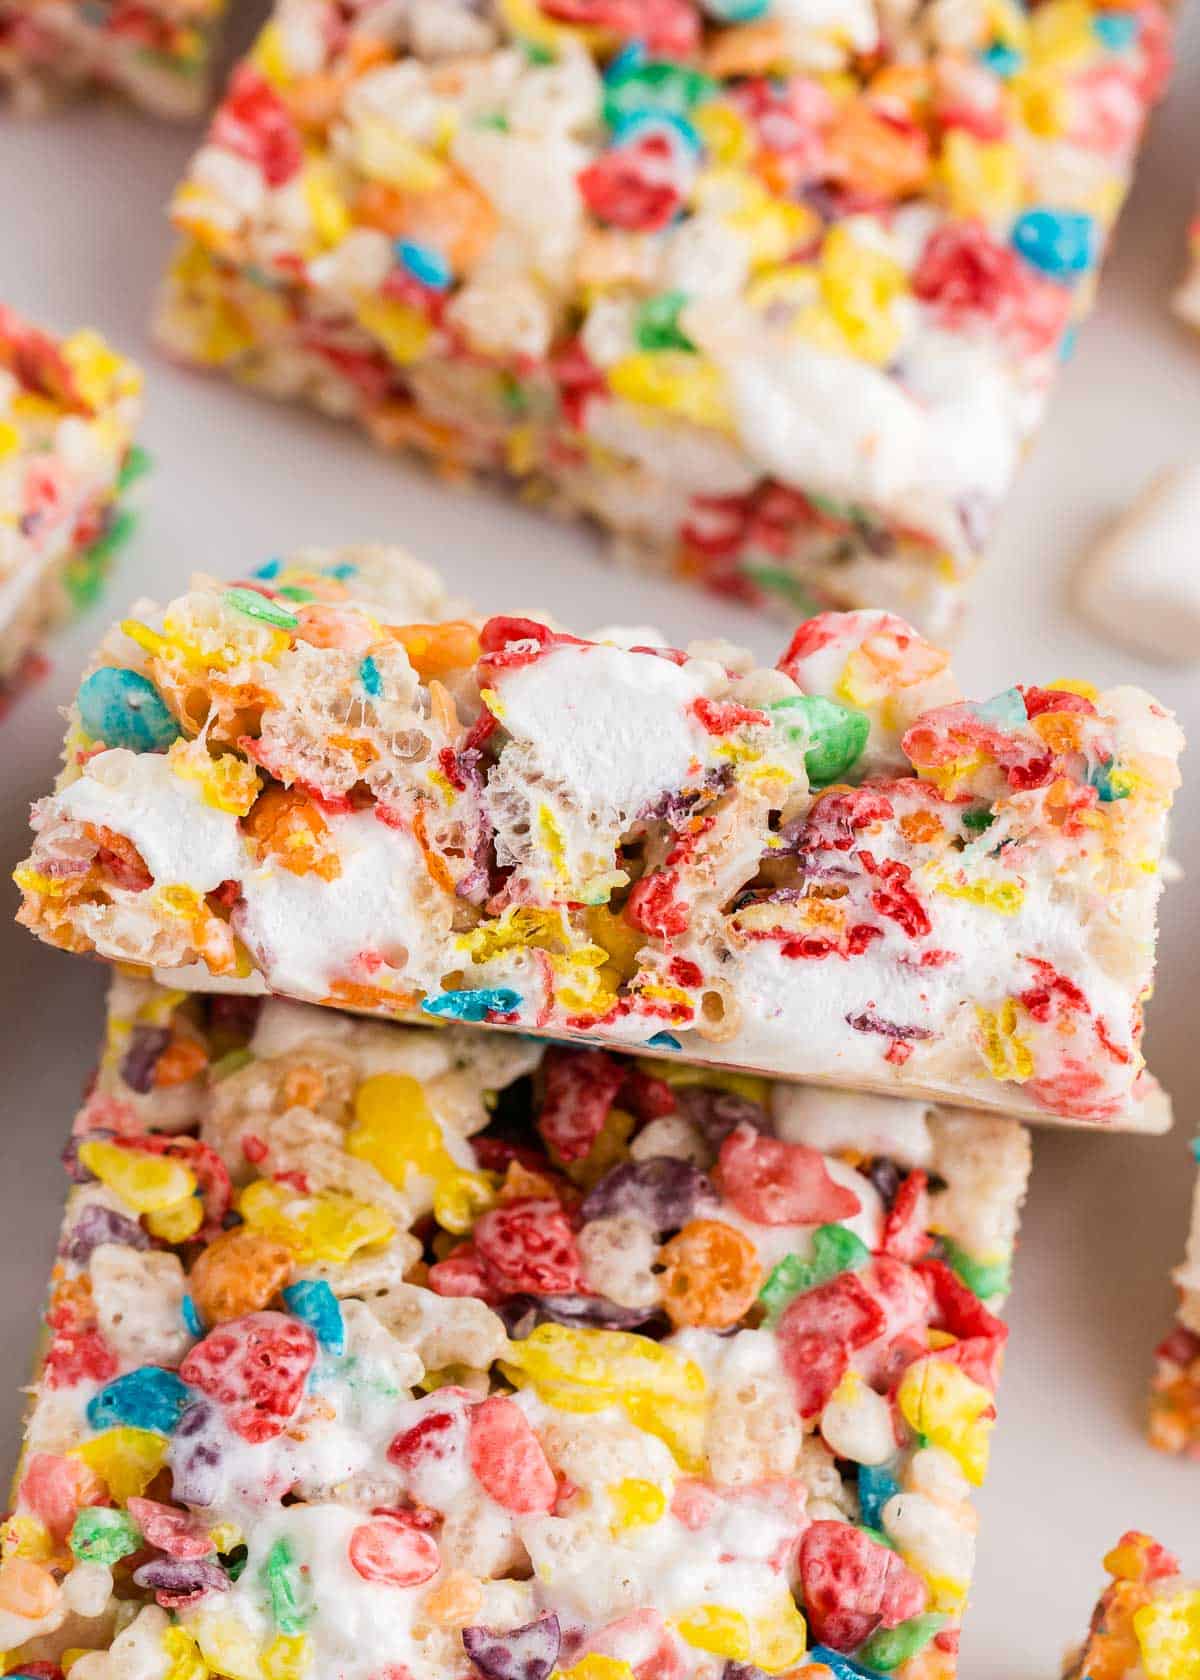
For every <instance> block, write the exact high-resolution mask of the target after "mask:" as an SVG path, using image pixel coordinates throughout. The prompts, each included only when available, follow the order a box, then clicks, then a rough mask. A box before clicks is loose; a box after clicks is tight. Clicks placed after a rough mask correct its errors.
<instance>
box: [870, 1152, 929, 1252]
mask: <svg viewBox="0 0 1200 1680" xmlns="http://www.w3.org/2000/svg"><path fill="white" fill-rule="evenodd" d="M928 1185H929V1175H928V1173H923V1172H921V1171H920V1169H919V1168H918V1170H917V1171H915V1172H910V1173H909V1175H908V1177H907V1178H906V1179H905V1180H904V1182H903V1183H902V1184H901V1186H900V1188H899V1190H897V1192H896V1195H895V1199H894V1200H893V1202H892V1205H891V1207H890V1208H889V1209H888V1211H887V1215H886V1217H885V1219H884V1221H883V1236H882V1238H881V1239H880V1243H879V1246H880V1248H881V1249H882V1251H883V1252H884V1254H890V1255H892V1256H893V1257H894V1258H895V1259H897V1260H919V1259H920V1258H921V1256H922V1255H923V1254H925V1253H926V1252H927V1251H928V1249H929V1247H930V1244H931V1243H932V1241H933V1238H932V1237H931V1236H930V1235H929V1231H928V1229H927V1226H928V1220H929V1202H928V1197H927V1196H926V1190H927V1188H928Z"/></svg>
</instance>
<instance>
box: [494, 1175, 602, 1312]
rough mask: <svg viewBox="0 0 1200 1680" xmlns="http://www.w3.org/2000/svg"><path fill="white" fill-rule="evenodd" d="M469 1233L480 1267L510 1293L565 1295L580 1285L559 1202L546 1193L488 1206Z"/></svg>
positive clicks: (575, 1252)
mask: <svg viewBox="0 0 1200 1680" xmlns="http://www.w3.org/2000/svg"><path fill="white" fill-rule="evenodd" d="M472 1236H473V1237H474V1241H475V1249H476V1252H477V1253H478V1254H479V1255H480V1256H481V1258H482V1260H483V1262H484V1265H485V1267H486V1268H487V1269H488V1271H490V1272H492V1273H494V1274H495V1276H496V1278H497V1280H498V1281H499V1282H500V1283H501V1284H502V1285H503V1287H504V1288H505V1289H506V1290H507V1291H509V1292H510V1293H511V1294H514V1295H515V1294H519V1293H521V1292H522V1291H528V1292H529V1293H530V1294H531V1295H569V1294H572V1293H574V1292H575V1291H577V1290H579V1289H580V1288H581V1287H582V1283H583V1279H582V1273H581V1270H580V1261H579V1250H578V1248H577V1247H576V1245H575V1234H574V1232H573V1231H572V1230H571V1226H570V1223H569V1222H568V1220H567V1216H566V1214H565V1213H564V1212H563V1209H562V1207H561V1205H560V1204H559V1203H558V1202H555V1201H552V1200H550V1199H549V1198H548V1197H547V1198H545V1199H542V1198H536V1197H535V1198H524V1197H523V1198H521V1199H520V1200H519V1201H514V1202H504V1203H501V1205H500V1206H499V1207H495V1208H490V1209H489V1210H488V1212H487V1213H485V1214H484V1215H483V1216H482V1217H481V1218H480V1219H478V1220H477V1221H476V1223H475V1229H474V1231H473V1232H472Z"/></svg>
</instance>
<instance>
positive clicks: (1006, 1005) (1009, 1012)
mask: <svg viewBox="0 0 1200 1680" xmlns="http://www.w3.org/2000/svg"><path fill="white" fill-rule="evenodd" d="M1018 1011H1020V1012H1021V1013H1022V1014H1023V1013H1024V1011H1023V1010H1022V1009H1021V1005H1020V1003H1019V1002H1018V1001H1017V999H1016V998H1012V997H1010V998H1005V1000H1004V1002H1003V1003H1002V1004H1001V1006H1000V1008H999V1009H997V1010H992V1009H982V1008H976V1011H975V1015H976V1018H977V1020H978V1022H979V1030H980V1035H981V1039H982V1043H981V1045H980V1049H981V1050H982V1052H983V1059H984V1061H985V1062H986V1063H987V1067H988V1072H989V1073H990V1074H991V1076H992V1078H993V1079H1012V1080H1015V1081H1016V1082H1017V1083H1018V1084H1020V1083H1022V1082H1023V1081H1024V1080H1026V1079H1032V1078H1033V1067H1034V1064H1033V1052H1032V1051H1031V1050H1030V1048H1029V1046H1028V1044H1027V1043H1026V1042H1025V1040H1024V1039H1023V1038H1021V1036H1020V1035H1019V1034H1018V1032H1017V1026H1018V1022H1019V1018H1020V1017H1019V1014H1018Z"/></svg>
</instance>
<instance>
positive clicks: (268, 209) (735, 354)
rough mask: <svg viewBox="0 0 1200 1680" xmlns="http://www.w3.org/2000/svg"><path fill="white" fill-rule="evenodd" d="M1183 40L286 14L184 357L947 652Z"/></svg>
mask: <svg viewBox="0 0 1200 1680" xmlns="http://www.w3.org/2000/svg"><path fill="white" fill-rule="evenodd" d="M1168 38H1169V25H1168V20H1167V12H1166V9H1165V8H1164V7H1163V6H1162V5H1161V4H1159V3H1157V0H1148V3H1144V4H1138V5H1136V6H1134V5H1125V6H1123V5H1119V4H1118V5H1108V4H1093V3H1091V0H1034V3H1033V4H1032V5H1031V6H1029V7H1025V6H1022V5H1018V4H1013V3H1012V0H995V3H992V0H955V3H954V4H937V5H935V4H930V3H927V0H919V3H912V4H905V5H900V6H892V5H886V4H882V3H877V0H833V3H832V4H827V5H821V6H817V7H810V6H803V5H801V4H799V3H798V0H739V3H738V4H736V5H733V4H729V3H728V0H645V3H644V4H641V3H638V0H436V3H435V0H410V3H408V4H403V3H402V4H399V5H381V4H379V3H378V0H337V3H335V0H279V3H278V5H277V6H276V9H275V13H274V16H273V18H272V20H271V21H270V22H269V23H268V25H267V27H266V28H265V30H264V31H263V33H262V35H261V37H260V39H259V41H258V44H257V46H256V47H255V49H254V50H253V52H252V53H251V55H250V57H249V58H248V60H247V61H246V62H245V63H244V64H243V65H242V66H241V68H240V69H239V70H238V71H237V72H236V74H235V76H234V78H233V80H232V82H231V84H230V87H229V90H228V94H227V96H226V99H225V101H224V103H223V105H222V106H221V108H220V110H219V112H218V114H217V117H216V120H215V122H214V123H213V126H212V129H211V132H210V134H209V137H208V140H207V142H206V144H205V145H204V146H203V147H202V149H201V150H200V151H199V153H198V154H197V156H196V158H195V160H194V162H193V164H192V167H191V169H190V171H189V173H188V176H187V178H186V179H185V181H184V182H183V184H182V185H181V186H180V188H179V191H178V192H177V194H176V197H175V202H174V212H173V214H174V220H175V224H176V226H177V227H178V229H179V231H180V233H181V234H182V236H183V239H182V244H181V246H180V249H179V252H178V255H177V257H176V260H175V263H174V266H173V268H172V271H171V275H170V279H169V283H168V286H167V290H166V295H165V299H164V303H163V307H162V312H161V316H160V323H159V331H160V336H161V339H162V341H163V343H164V344H165V346H166V347H167V348H168V349H169V350H171V351H173V352H175V353H176V354H178V355H179V356H181V357H182V358H184V359H185V360H187V361H190V362H193V363H196V364H198V365H201V366H209V367H220V368H224V369H226V370H227V371H228V372H230V373H232V374H233V375H234V376H235V377H237V378H239V379H242V380H245V381H247V382H248V383H250V384H253V385H256V386H259V387H261V388H262V389H264V390H265V391H267V392H269V393H271V394H273V395H277V396H288V397H294V396H303V397H305V398H307V399H309V400H311V401H314V402H316V403H317V404H319V405H320V406H321V407H322V408H324V409H326V410H328V411H330V412H332V413H335V414H338V415H345V416H349V417H352V418H354V419H356V420H357V421H358V422H359V423H360V424H362V425H363V426H365V427H366V428H367V430H368V431H369V432H370V433H371V434H372V436H374V437H375V438H376V439H377V440H378V441H380V442H381V443H383V444H386V445H389V446H397V445H403V446H413V447H415V448H417V449H418V450H420V451H422V452H423V453H425V454H427V455H431V456H432V457H433V458H434V459H435V460H436V461H437V462H438V463H439V464H440V465H441V466H442V467H443V468H444V469H446V470H447V471H449V472H451V473H455V474H461V473H467V472H486V473H500V474H503V475H506V476H508V477H510V478H512V479H515V480H517V481H519V482H520V483H521V484H522V485H524V486H525V488H526V490H527V492H528V493H529V494H530V495H531V496H533V497H535V498H536V499H539V500H549V501H551V502H552V503H554V504H555V505H557V506H559V507H564V508H570V509H575V510H582V511H584V512H586V513H588V514H590V515H592V516H594V517H595V518H596V519H598V520H599V521H601V522H602V523H603V524H605V525H607V526H609V527H612V528H615V530H616V531H617V532H619V533H620V534H621V535H622V537H623V538H624V539H627V545H628V546H631V547H632V548H633V550H634V551H635V552H637V553H639V554H645V555H647V556H648V557H649V558H650V559H652V560H654V561H656V562H657V563H658V564H660V565H662V566H664V567H666V568H668V569H670V570H672V571H674V572H677V573H679V574H681V575H683V576H686V577H689V578H693V579H696V580H698V581H700V582H702V583H704V584H706V585H707V586H708V587H710V588H711V589H714V590H716V591H717V592H718V593H720V594H722V595H725V596H734V597H736V598H739V599H743V600H747V601H752V602H758V601H764V602H765V601H770V602H774V603H775V604H776V605H777V606H778V607H779V608H780V609H781V610H782V611H783V612H784V614H786V615H789V616H794V615H795V614H796V613H797V612H798V611H810V612H811V611H816V610H818V609H819V608H820V607H821V606H857V605H863V604H865V605H877V606H885V607H888V608H890V609H893V610H896V611H898V612H901V613H902V614H904V615H905V616H906V617H909V618H911V619H912V620H913V621H914V622H915V623H917V624H918V625H919V626H920V627H921V628H922V629H924V630H925V631H926V633H929V634H934V635H940V634H943V633H944V632H945V631H946V630H947V628H948V627H949V625H950V623H951V622H952V620H953V619H954V617H955V615H956V612H957V609H958V606H959V603H960V600H961V586H962V583H963V580H964V578H965V576H966V575H967V574H968V573H969V572H970V571H971V569H972V568H973V566H974V564H975V562H976V560H977V558H978V556H979V553H980V550H981V547H982V546H983V544H984V542H985V540H986V537H987V535H988V533H989V531H990V528H991V526H992V523H993V520H994V517H995V515H996V513H997V511H998V509H999V507H1000V506H1001V504H1002V501H1003V498H1004V497H1005V495H1006V493H1007V491H1008V488H1009V485H1010V482H1011V480H1012V477H1013V475H1014V473H1015V471H1016V468H1017V465H1018V462H1019V460H1020V457H1021V454H1022V452H1023V450H1024V448H1025V446H1026V444H1027V442H1028V439H1029V438H1030V436H1031V434H1032V432H1033V430H1034V427H1035V425H1036V423H1037V420H1038V418H1039V416H1040V414H1041V411H1042V409H1043V407H1044V404H1045V400H1046V396H1047V393H1048V391H1049V388H1050V386H1051V384H1052V381H1053V378H1054V375H1055V372H1056V370H1057V367H1058V364H1059V362H1060V360H1061V358H1062V356H1063V355H1064V354H1065V353H1066V351H1067V349H1068V348H1069V345H1070V340H1071V334H1072V331H1073V328H1074V324H1075V322H1076V321H1078V319H1079V318H1080V317H1081V316H1082V314H1083V313H1084V311H1085V309H1086V307H1087V305H1088V303H1089V302H1090V299H1091V295H1092V292H1093V289H1094V283H1095V276H1096V271H1097V267H1098V264H1099V262H1100V259H1101V255H1102V253H1103V248H1104V244H1105V240H1106V237H1107V233H1108V230H1109V227H1110V226H1111V224H1112V221H1113V219H1114V217H1115V216H1116V213H1117V210H1118V208H1119V206H1120V203H1121V200H1122V197H1123V196H1124V193H1125V189H1126V187H1127V185H1128V183H1129V178H1130V173H1131V170H1132V167H1133V161H1134V155H1135V152H1136V149H1137V144H1138V140H1139V136H1140V134H1141V130H1142V125H1143V122H1144V120H1145V117H1146V113H1147V111H1148V109H1149V107H1150V104H1151V102H1152V101H1153V99H1154V98H1155V95H1156V94H1157V92H1158V90H1159V89H1160V87H1161V86H1162V83H1163V79H1164V76H1165V73H1166V68H1167V55H1168Z"/></svg>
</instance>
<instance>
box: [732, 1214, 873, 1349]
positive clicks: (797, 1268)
mask: <svg viewBox="0 0 1200 1680" xmlns="http://www.w3.org/2000/svg"><path fill="white" fill-rule="evenodd" d="M870 1258H871V1251H870V1249H869V1248H868V1247H867V1245H866V1244H865V1243H864V1242H863V1241H862V1240H861V1239H860V1238H859V1237H856V1236H855V1234H854V1232H853V1231H851V1230H849V1229H848V1228H847V1227H846V1226H845V1225H818V1226H817V1229H816V1230H815V1231H814V1232H813V1240H812V1254H811V1255H810V1257H809V1258H808V1259H807V1260H805V1259H803V1258H802V1257H801V1256H800V1255H799V1254H785V1255H784V1257H783V1259H782V1260H780V1261H778V1263H777V1264H776V1265H774V1266H773V1267H772V1268H771V1275H770V1277H768V1279H767V1281H766V1283H764V1284H763V1286H762V1288H761V1289H760V1290H759V1292H758V1298H759V1300H760V1301H761V1302H762V1304H763V1306H764V1307H765V1308H766V1309H767V1317H766V1323H767V1325H768V1327H770V1326H773V1325H774V1324H775V1323H776V1321H777V1320H778V1318H779V1315H780V1314H781V1313H782V1312H783V1309H784V1308H785V1307H786V1306H787V1305H788V1303H789V1302H790V1301H792V1300H793V1299H794V1298H795V1297H796V1296H797V1295H803V1294H804V1293H805V1291H806V1290H809V1289H815V1288H816V1287H817V1285H818V1284H822V1283H828V1282H829V1280H830V1278H834V1277H836V1276H837V1275H838V1273H839V1272H856V1271H857V1270H858V1269H859V1267H860V1266H865V1265H866V1263H867V1261H868V1260H869V1259H870Z"/></svg>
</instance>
